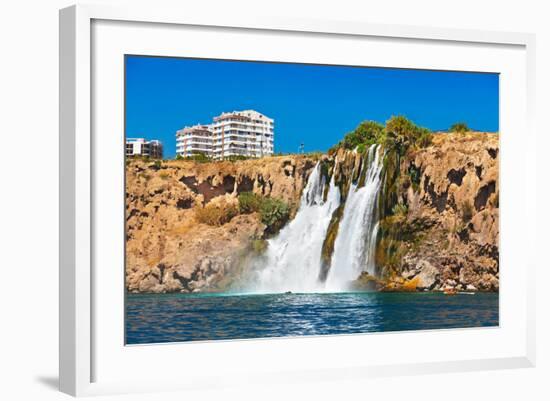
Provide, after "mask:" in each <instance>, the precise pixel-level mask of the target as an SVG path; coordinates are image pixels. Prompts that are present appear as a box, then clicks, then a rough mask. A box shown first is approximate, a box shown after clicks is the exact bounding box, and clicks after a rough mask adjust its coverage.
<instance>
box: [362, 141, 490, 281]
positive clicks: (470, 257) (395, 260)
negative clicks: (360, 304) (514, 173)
mask: <svg viewBox="0 0 550 401" xmlns="http://www.w3.org/2000/svg"><path fill="white" fill-rule="evenodd" d="M498 172H499V146H498V135H497V134H491V133H467V134H436V135H434V136H433V143H432V145H431V146H429V147H427V148H424V149H420V150H416V151H410V152H407V154H406V155H405V156H404V157H403V159H402V160H401V161H400V163H399V166H398V174H396V176H395V180H394V182H393V183H388V179H389V178H390V177H391V174H390V173H389V172H388V171H387V172H386V177H385V178H386V182H385V184H386V188H385V190H386V191H382V192H381V197H386V198H392V199H390V201H389V205H392V209H391V210H388V208H387V206H388V205H387V204H384V200H385V201H386V202H387V199H381V202H380V209H381V220H380V227H381V229H380V233H379V238H378V241H379V242H378V245H377V249H376V252H377V253H376V264H377V269H378V272H377V276H378V277H377V280H380V281H379V282H378V288H381V289H384V290H445V289H456V290H471V291H476V290H479V291H497V290H498V288H499V244H498V241H499V180H498V177H499V173H498ZM388 184H389V185H388ZM392 184H393V185H392ZM388 187H390V188H389V190H388ZM390 194H391V195H393V196H388V195H390ZM363 278H365V277H363ZM367 281H368V277H367Z"/></svg>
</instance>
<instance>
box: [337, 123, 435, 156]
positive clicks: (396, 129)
mask: <svg viewBox="0 0 550 401" xmlns="http://www.w3.org/2000/svg"><path fill="white" fill-rule="evenodd" d="M431 137H432V133H431V131H430V130H428V129H427V128H424V127H420V126H418V125H416V124H414V123H413V122H412V121H411V120H409V119H407V118H406V117H404V116H393V117H391V118H390V119H389V120H388V121H386V126H383V125H382V124H380V123H378V122H376V121H363V122H362V123H361V124H359V125H358V126H357V128H355V129H354V130H353V131H351V132H349V133H348V134H346V135H345V136H344V138H343V139H342V140H341V141H340V142H339V143H338V144H337V145H335V146H334V147H333V148H331V149H330V150H329V154H331V153H334V152H335V151H336V150H338V149H339V148H344V149H349V150H352V149H356V148H357V149H358V150H359V151H360V152H362V151H363V150H364V149H365V148H366V147H369V146H371V145H374V144H380V145H384V147H386V149H394V150H397V151H398V152H399V153H400V154H403V153H404V152H405V151H406V150H407V149H408V148H409V147H410V146H414V147H417V148H423V147H426V146H429V145H430V144H431Z"/></svg>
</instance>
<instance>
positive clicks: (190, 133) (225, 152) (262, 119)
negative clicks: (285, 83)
mask: <svg viewBox="0 0 550 401" xmlns="http://www.w3.org/2000/svg"><path fill="white" fill-rule="evenodd" d="M273 141H274V121H273V119H272V118H269V117H267V116H265V115H263V114H261V113H258V112H257V111H254V110H244V111H233V112H229V113H222V114H221V115H219V116H217V117H214V119H213V122H212V123H211V124H209V125H195V126H193V127H186V128H183V129H181V130H179V131H178V132H177V133H176V153H177V154H178V155H181V156H183V157H187V156H190V155H192V154H193V153H197V152H202V153H204V154H205V155H206V156H208V157H211V158H213V159H224V158H226V157H231V156H245V157H263V156H270V155H273Z"/></svg>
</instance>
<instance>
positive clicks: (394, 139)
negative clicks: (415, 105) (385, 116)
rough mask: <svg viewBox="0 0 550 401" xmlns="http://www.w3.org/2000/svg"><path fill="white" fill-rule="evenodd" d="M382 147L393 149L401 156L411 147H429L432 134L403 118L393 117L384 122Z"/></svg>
mask: <svg viewBox="0 0 550 401" xmlns="http://www.w3.org/2000/svg"><path fill="white" fill-rule="evenodd" d="M385 133H386V134H385V137H384V145H385V146H386V148H388V149H395V150H397V152H398V153H399V154H401V155H403V154H404V153H405V151H406V150H407V149H408V148H409V147H411V146H414V147H426V146H428V145H430V143H431V139H432V133H431V132H430V130H428V129H427V128H423V127H419V126H418V125H416V124H414V123H413V122H412V121H411V120H409V119H408V118H406V117H404V116H393V117H391V118H390V119H389V120H388V121H386V129H385Z"/></svg>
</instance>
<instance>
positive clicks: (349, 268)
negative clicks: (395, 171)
mask: <svg viewBox="0 0 550 401" xmlns="http://www.w3.org/2000/svg"><path fill="white" fill-rule="evenodd" d="M363 168H366V169H367V170H366V177H365V185H364V186H363V187H361V188H358V187H357V185H356V184H353V183H351V184H350V188H349V192H348V196H347V199H346V205H345V207H344V213H343V217H342V220H341V221H340V225H339V227H338V236H337V237H336V241H335V243H334V253H333V255H332V263H331V267H330V270H329V273H328V276H327V280H326V289H327V290H328V291H342V290H345V289H346V288H347V287H348V284H349V282H350V281H352V280H355V279H356V278H357V277H358V276H359V275H360V274H361V272H363V271H367V272H368V273H370V274H373V273H374V267H375V264H374V256H375V255H374V254H375V250H376V235H377V234H378V223H377V221H376V216H375V211H376V199H377V195H378V191H379V189H380V172H381V170H382V163H381V162H380V152H379V147H378V146H371V147H370V148H369V151H368V155H367V159H366V160H365V163H364V165H363Z"/></svg>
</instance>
